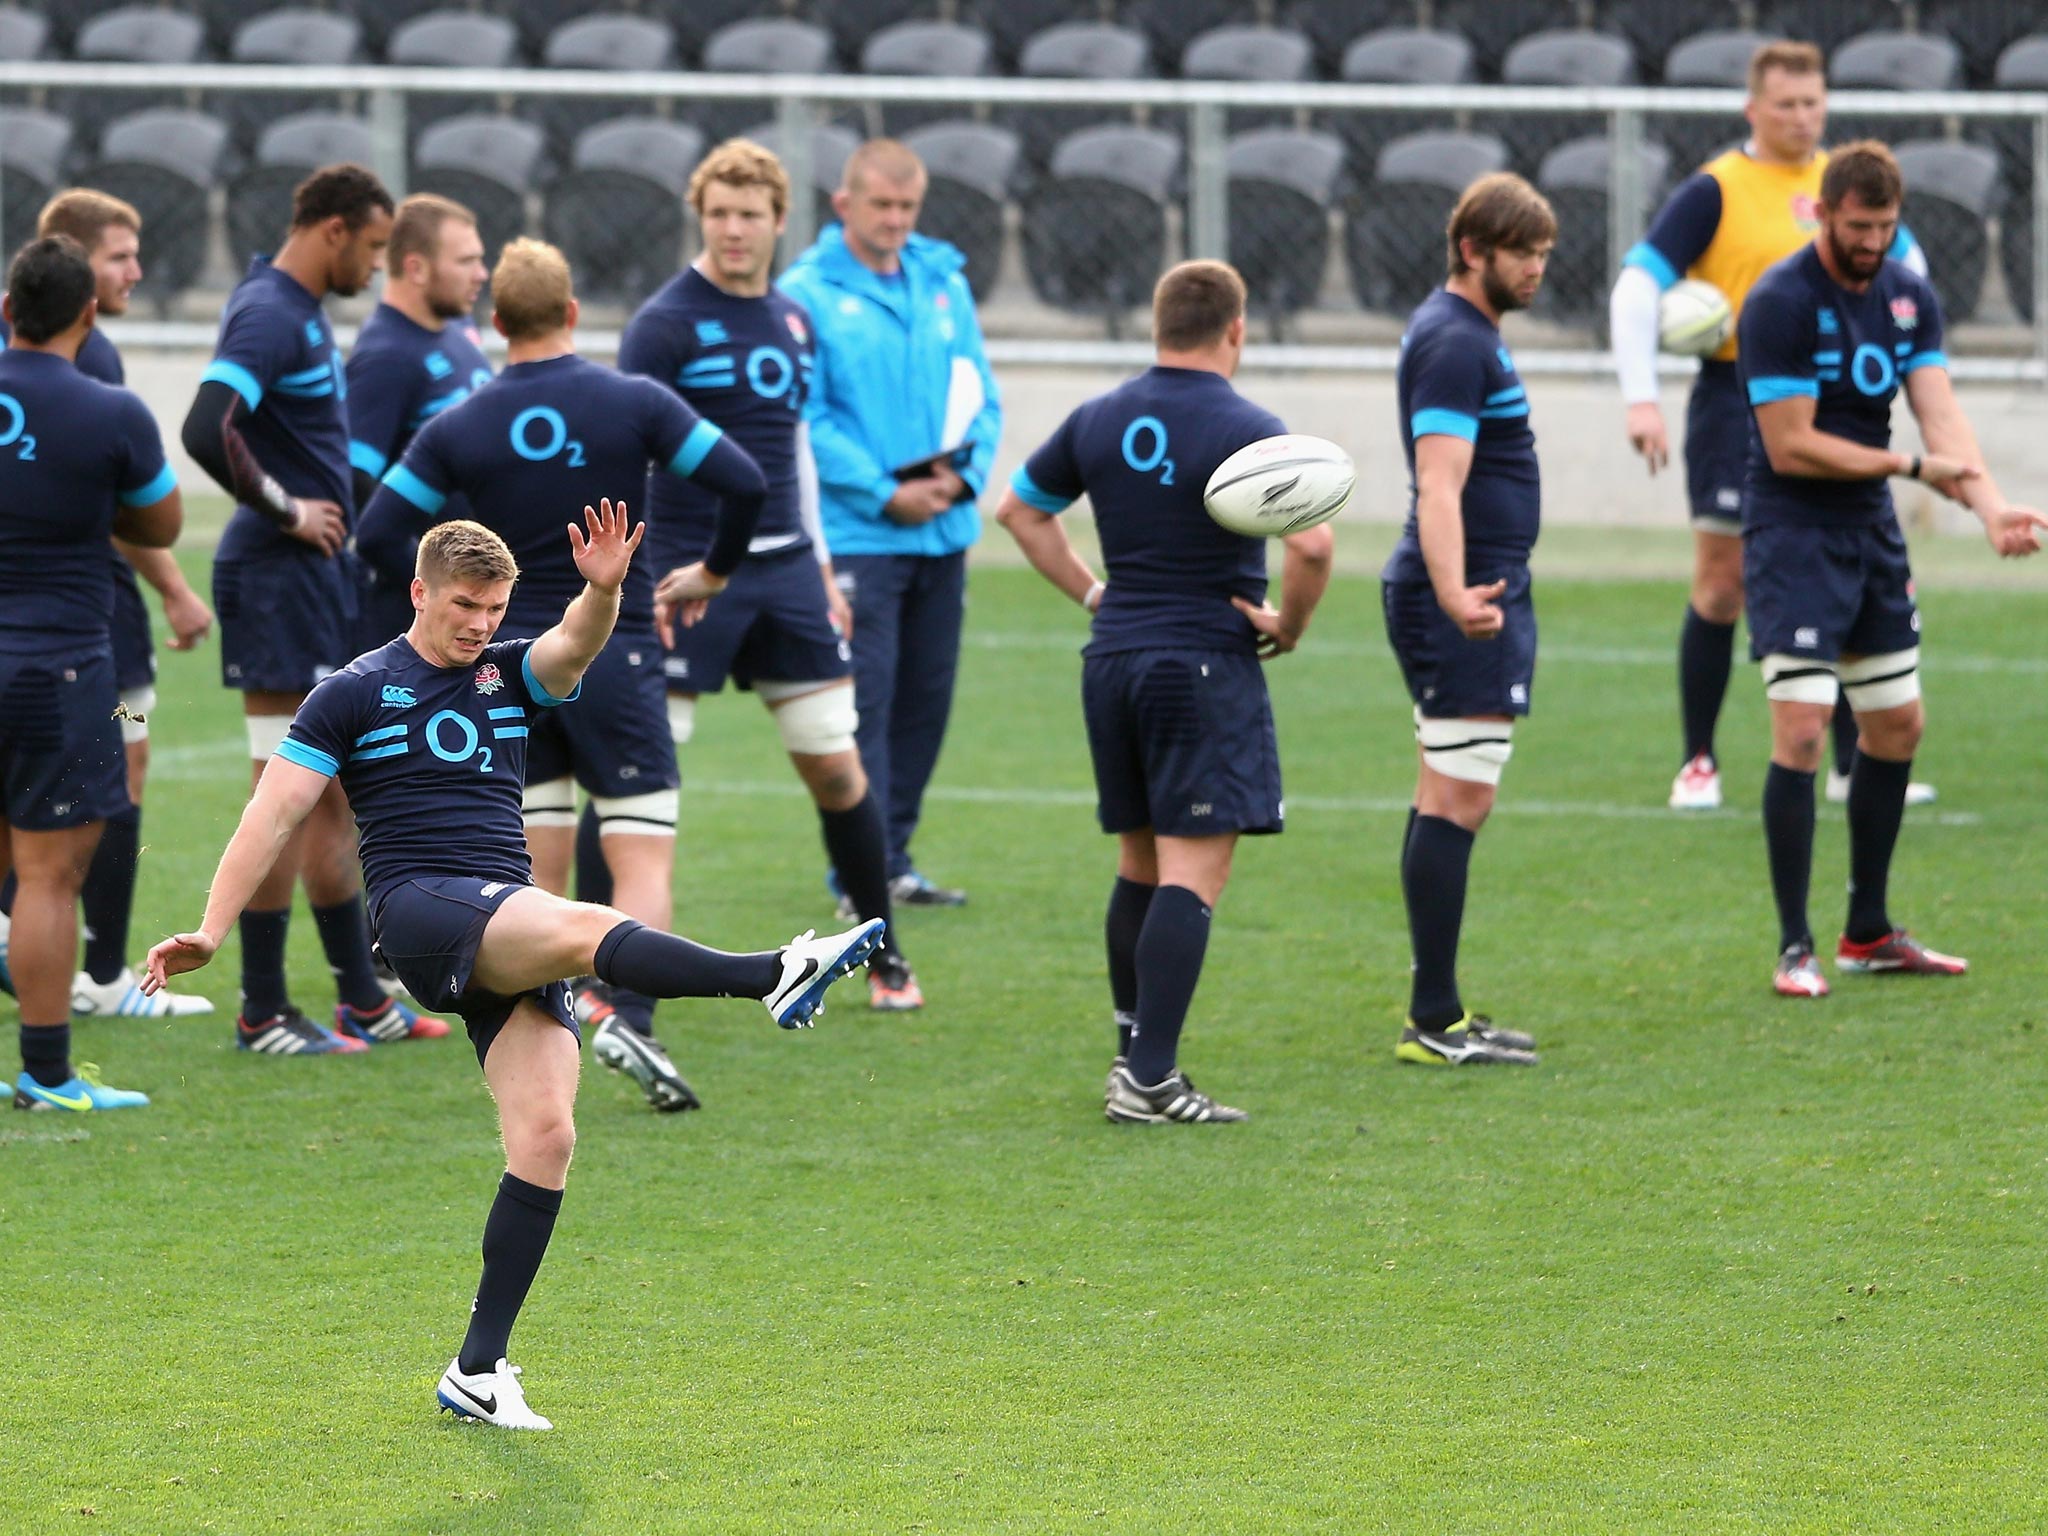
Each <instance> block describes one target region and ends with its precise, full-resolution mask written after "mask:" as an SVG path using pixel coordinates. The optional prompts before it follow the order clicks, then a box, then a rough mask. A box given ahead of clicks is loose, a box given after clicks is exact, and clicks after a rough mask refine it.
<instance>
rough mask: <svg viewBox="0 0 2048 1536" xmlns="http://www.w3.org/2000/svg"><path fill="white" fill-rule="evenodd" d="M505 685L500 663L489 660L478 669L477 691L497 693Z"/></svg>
mask: <svg viewBox="0 0 2048 1536" xmlns="http://www.w3.org/2000/svg"><path fill="white" fill-rule="evenodd" d="M504 686H505V677H504V674H503V673H501V672H500V671H499V670H498V664H497V663H496V662H495V661H487V662H485V663H484V664H483V665H482V666H480V667H478V668H477V669H476V691H477V692H478V693H496V692H497V691H498V690H499V689H500V688H502V687H504Z"/></svg>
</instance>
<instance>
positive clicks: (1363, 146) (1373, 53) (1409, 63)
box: [1317, 27, 1475, 167]
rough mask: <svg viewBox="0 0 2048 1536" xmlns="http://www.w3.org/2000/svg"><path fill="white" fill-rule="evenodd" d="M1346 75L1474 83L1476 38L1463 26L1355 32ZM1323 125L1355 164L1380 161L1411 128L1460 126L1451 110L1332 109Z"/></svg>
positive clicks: (1398, 81)
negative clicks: (1446, 29) (1357, 34)
mask: <svg viewBox="0 0 2048 1536" xmlns="http://www.w3.org/2000/svg"><path fill="white" fill-rule="evenodd" d="M1339 73H1340V76H1341V78H1343V79H1344V80H1345V81H1347V82H1349V83H1351V84H1354V85H1469V84H1470V83H1471V82H1472V81H1473V79H1474V78H1475V72H1474V68H1473V62H1472V44H1471V42H1470V41H1469V40H1468V39H1467V38H1466V37H1465V36H1464V35H1463V34H1462V33H1458V32H1438V31H1433V30H1430V29H1428V28H1424V27H1383V28H1381V29H1380V30H1379V31H1377V32H1368V33H1366V34H1365V35H1364V36H1363V37H1359V38H1354V39H1353V40H1352V43H1351V46H1350V47H1349V48H1346V49H1345V50H1344V62H1343V66H1342V69H1341V70H1340V71H1339ZM1317 126H1318V127H1321V128H1325V129H1328V130H1329V131H1330V132H1332V133H1334V134H1336V135H1337V137H1338V138H1340V139H1342V140H1343V141H1344V153H1345V156H1346V158H1348V159H1349V160H1350V162H1351V163H1352V164H1353V165H1355V166H1366V167H1370V166H1372V165H1374V164H1375V163H1377V162H1378V160H1379V155H1380V150H1381V149H1383V148H1385V147H1386V145H1387V144H1389V143H1391V142H1392V141H1393V140H1395V139H1398V138H1400V137H1401V136H1402V135H1403V134H1408V133H1427V132H1431V131H1434V130H1440V129H1448V128H1451V127H1453V126H1454V124H1453V122H1452V116H1451V112H1450V110H1449V109H1448V108H1446V109H1445V110H1444V111H1442V112H1375V111H1369V110H1368V111H1344V112H1326V113H1323V114H1321V116H1320V117H1319V118H1318V120H1317Z"/></svg>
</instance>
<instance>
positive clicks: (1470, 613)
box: [1415, 432, 1507, 640]
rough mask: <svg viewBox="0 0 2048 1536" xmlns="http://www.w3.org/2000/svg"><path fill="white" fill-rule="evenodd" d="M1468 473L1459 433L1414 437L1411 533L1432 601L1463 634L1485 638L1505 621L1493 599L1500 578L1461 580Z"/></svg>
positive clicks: (1500, 588)
mask: <svg viewBox="0 0 2048 1536" xmlns="http://www.w3.org/2000/svg"><path fill="white" fill-rule="evenodd" d="M1471 473H1472V445H1471V444H1470V443H1468V442H1466V441H1465V440H1464V439H1463V438H1461V437H1451V436H1448V435H1447V434H1444V433H1440V432H1432V433H1429V434H1427V435H1426V436H1423V437H1418V438H1417V439H1416V440H1415V534H1416V537H1417V539H1419V540H1420V541H1421V544H1422V560H1423V563H1424V564H1425V565H1427V566H1428V567H1429V582H1430V585H1431V586H1432V587H1434V588H1435V589H1436V601H1437V606H1438V607H1440V608H1442V609H1443V611H1444V612H1445V613H1446V614H1448V615H1450V618H1451V621H1452V622H1453V623H1455V624H1456V625H1457V626H1458V628H1459V629H1460V630H1462V631H1463V632H1464V635H1465V638H1466V639H1468V640H1491V639H1492V638H1493V637H1494V636H1496V635H1498V634H1499V633H1500V632H1501V627H1502V626H1503V625H1504V624H1505V623H1506V622H1507V618H1506V615H1504V614H1503V613H1502V612H1501V610H1500V606H1499V605H1498V604H1497V603H1495V602H1494V599H1495V598H1497V597H1499V596H1500V595H1501V593H1503V592H1505V591H1506V590H1507V583H1506V582H1505V581H1496V582H1491V583H1489V584H1487V585H1486V586H1482V587H1469V586H1467V585H1466V584H1465V514H1464V510H1463V505H1462V503H1463V498H1464V495H1465V481H1466V479H1467V478H1468V477H1469V476H1470V475H1471Z"/></svg>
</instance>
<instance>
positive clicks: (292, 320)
mask: <svg viewBox="0 0 2048 1536" xmlns="http://www.w3.org/2000/svg"><path fill="white" fill-rule="evenodd" d="M199 377H200V382H202V383H221V384H226V385H228V386H229V387H230V388H232V389H233V390H234V392H235V393H236V394H238V395H240V396H241V397H242V401H243V403H244V404H245V405H247V406H248V408H249V409H248V413H247V414H246V415H243V416H239V417H238V418H237V419H236V423H235V426H236V430H238V431H239V432H240V433H241V434H242V439H243V441H245V442H246V443H247V444H248V445H249V451H250V452H251V453H253V454H254V455H255V456H256V462H257V463H259V464H261V465H262V466H263V467H264V469H265V470H267V471H268V472H269V473H270V474H271V475H272V476H273V477H274V478H275V479H276V480H277V483H278V484H279V485H281V486H283V487H284V488H285V490H286V491H287V492H288V493H289V494H291V495H293V496H302V497H307V498H310V499H314V500H320V501H331V502H333V503H334V504H335V505H336V506H338V507H340V508H341V509H342V511H343V512H344V513H347V512H349V511H350V510H351V509H352V508H353V506H354V504H355V497H354V495H353V494H352V488H351V487H352V482H351V479H350V471H349V462H348V407H347V405H346V400H347V397H348V375H347V373H346V372H345V371H344V369H343V367H342V361H341V349H340V348H338V347H337V346H335V344H334V331H333V328H332V327H331V326H329V325H328V323H327V316H326V315H325V314H324V313H323V312H322V311H321V308H320V301H319V300H318V299H316V298H314V297H313V295H312V294H311V293H309V292H308V291H307V290H306V289H305V288H304V287H303V286H302V285H301V284H300V283H299V282H298V280H297V279H296V278H292V277H289V276H287V275H286V274H285V273H283V272H280V271H279V270H278V269H277V268H276V267H273V266H272V265H271V264H270V261H269V259H268V258H266V257H262V256H259V257H257V258H256V259H255V260H253V261H251V262H250V263H249V275H248V276H247V277H245V278H243V279H242V281H241V283H240V284H239V285H238V286H237V287H236V289H235V291H234V292H233V293H232V294H230V295H228V302H227V307H226V308H225V309H223V310H222V311H221V317H220V339H219V341H217V342H216V343H215V344H214V352H213V361H212V362H210V363H208V364H207V365H206V371H205V372H204V373H202V374H201V375H200V376H199ZM281 550H290V551H293V552H296V553H298V554H317V551H315V550H313V549H312V547H311V546H310V545H308V544H305V543H304V542H302V541H300V540H298V539H295V538H293V537H292V536H291V535H290V534H288V533H286V532H285V531H284V530H283V529H282V528H280V527H278V525H277V524H276V523H274V522H272V521H271V520H270V519H269V518H268V517H266V516H264V515H263V514H261V513H259V512H256V511H254V510H253V509H251V508H249V507H237V508H235V515H234V516H233V517H232V518H230V519H229V520H228V526H227V531H226V532H225V533H223V534H222V535H221V541H220V550H219V554H218V558H219V559H222V560H239V559H246V558H248V557H250V556H254V555H264V554H271V553H275V552H278V551H281Z"/></svg>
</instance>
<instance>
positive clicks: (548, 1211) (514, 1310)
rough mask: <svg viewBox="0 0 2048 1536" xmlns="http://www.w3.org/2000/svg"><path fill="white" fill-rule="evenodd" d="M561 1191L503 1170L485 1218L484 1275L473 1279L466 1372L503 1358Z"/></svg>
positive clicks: (484, 1368) (463, 1367) (464, 1362)
mask: <svg viewBox="0 0 2048 1536" xmlns="http://www.w3.org/2000/svg"><path fill="white" fill-rule="evenodd" d="M561 1209H562V1192H561V1191H560V1190H559V1189H543V1188H541V1186H540V1185H538V1184H529V1183H527V1182H526V1180H524V1179H521V1178H515V1177H514V1176H513V1175H512V1174H510V1173H507V1174H506V1175H505V1176H504V1177H503V1178H501V1179H499V1180H498V1198H497V1199H495V1200H493V1201H492V1202H491V1214H490V1216H489V1217H488V1218H487V1219H486V1220H485V1221H484V1273H483V1278H482V1279H481V1280H479V1281H478V1282H477V1287H476V1306H475V1308H474V1309H473V1310H472V1311H471V1312H470V1314H469V1332H468V1334H466V1335H465V1336H464V1338H463V1340H462V1353H461V1355H460V1356H459V1357H458V1359H457V1364H458V1366H459V1367H460V1368H461V1370H462V1371H463V1372H464V1373H465V1374H468V1375H475V1374H476V1373H477V1372H479V1371H488V1370H492V1369H494V1368H495V1367H496V1366H497V1364H498V1362H499V1361H500V1360H502V1359H504V1358H505V1350H506V1347H507V1346H508V1345H509V1344H510V1343H511V1340H512V1324H513V1323H514V1322H515V1321H516V1320H517V1319H518V1317H519V1309H520V1308H521V1307H522V1306H524V1305H525V1304H526V1293H527V1291H529V1290H530V1289H532V1287H533V1277H534V1276H535V1275H537V1274H538V1273H540V1261H541V1259H542V1258H543V1257H544V1256H545V1255H546V1254H547V1251H548V1238H549V1237H550V1236H552V1235H553V1233H554V1230H555V1217H556V1216H557V1215H558V1214H559V1213H560V1212H561Z"/></svg>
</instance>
